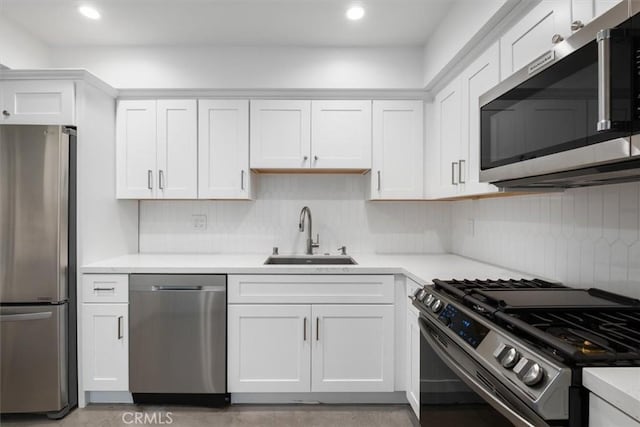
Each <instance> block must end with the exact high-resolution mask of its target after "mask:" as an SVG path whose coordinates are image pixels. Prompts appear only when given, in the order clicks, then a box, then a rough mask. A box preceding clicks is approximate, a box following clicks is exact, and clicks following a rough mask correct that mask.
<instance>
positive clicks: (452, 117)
mask: <svg viewBox="0 0 640 427" xmlns="http://www.w3.org/2000/svg"><path fill="white" fill-rule="evenodd" d="M460 83H461V82H460V77H456V78H455V79H454V80H453V81H452V82H451V83H449V84H448V85H447V86H446V87H445V88H443V89H442V90H441V91H440V92H438V93H437V94H436V96H435V100H434V109H435V138H436V147H437V148H438V149H439V153H438V155H439V157H438V165H439V167H440V171H439V174H438V176H437V178H436V179H437V180H438V181H437V185H434V188H435V192H436V196H437V197H450V196H456V195H458V191H459V190H458V183H459V180H460V177H461V171H460V168H459V166H460V153H461V152H462V148H461V143H462V129H461V126H462V88H461V84H460ZM433 154H435V153H433ZM432 184H433V183H432Z"/></svg>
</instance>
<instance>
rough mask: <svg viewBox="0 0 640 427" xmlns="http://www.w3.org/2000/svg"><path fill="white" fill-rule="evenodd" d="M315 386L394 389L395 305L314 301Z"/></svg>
mask: <svg viewBox="0 0 640 427" xmlns="http://www.w3.org/2000/svg"><path fill="white" fill-rule="evenodd" d="M312 314H313V324H312V327H313V341H312V345H313V358H312V368H311V377H312V379H311V391H314V392H338V391H348V392H367V391H378V392H384V391H393V390H394V361H393V357H394V340H393V305H313V306H312Z"/></svg>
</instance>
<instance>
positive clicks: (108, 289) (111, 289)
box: [93, 288, 116, 292]
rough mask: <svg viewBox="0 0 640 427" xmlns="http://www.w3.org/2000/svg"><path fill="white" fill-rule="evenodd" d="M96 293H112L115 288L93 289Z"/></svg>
mask: <svg viewBox="0 0 640 427" xmlns="http://www.w3.org/2000/svg"><path fill="white" fill-rule="evenodd" d="M93 290H94V291H96V292H113V291H115V290H116V288H93Z"/></svg>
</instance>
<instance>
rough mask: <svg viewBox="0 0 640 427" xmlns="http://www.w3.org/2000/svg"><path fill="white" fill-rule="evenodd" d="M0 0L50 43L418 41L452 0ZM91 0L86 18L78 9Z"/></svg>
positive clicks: (388, 43) (383, 43)
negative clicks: (351, 10)
mask: <svg viewBox="0 0 640 427" xmlns="http://www.w3.org/2000/svg"><path fill="white" fill-rule="evenodd" d="M356 2H358V3H360V4H362V5H364V7H365V10H366V15H365V17H364V18H363V19H362V20H361V21H356V22H352V21H348V20H347V19H346V18H345V11H346V9H347V7H348V6H349V5H351V4H353V1H351V0H86V1H80V0H0V13H2V14H3V15H4V16H6V17H7V18H9V19H11V20H12V21H14V22H16V23H18V24H19V25H21V26H22V27H24V28H25V29H26V30H27V31H29V32H30V33H32V34H33V35H35V36H36V37H38V38H39V39H41V40H43V41H44V42H45V43H46V44H48V45H50V46H58V47H60V46H91V45H192V46H193V45H205V44H206V45H210V44H214V45H296V46H416V45H422V44H424V43H425V41H426V39H427V37H428V36H429V35H430V34H431V32H432V31H433V30H434V29H435V27H436V26H437V24H438V23H439V21H440V20H441V19H442V17H443V16H444V15H445V14H446V12H447V11H448V9H449V8H450V7H451V5H452V4H453V3H454V1H453V0H361V1H358V0H356ZM80 4H91V5H93V6H95V7H96V8H97V9H98V10H99V11H100V12H101V13H102V19H101V20H100V21H90V20H88V19H87V18H85V17H83V16H81V15H80V14H79V13H78V12H77V7H78V5H80Z"/></svg>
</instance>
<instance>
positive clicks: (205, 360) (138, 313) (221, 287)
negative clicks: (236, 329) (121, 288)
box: [129, 274, 229, 406]
mask: <svg viewBox="0 0 640 427" xmlns="http://www.w3.org/2000/svg"><path fill="white" fill-rule="evenodd" d="M129 285H130V290H129V292H130V295H129V301H130V307H129V311H130V313H129V315H130V323H129V327H130V340H129V360H130V362H129V387H130V390H131V393H132V394H133V399H134V402H136V403H178V404H196V405H211V406H219V405H224V404H227V403H229V394H228V393H227V359H226V358H227V349H226V343H227V341H226V336H227V276H225V275H202V274H190V275H175V274H132V275H131V276H130V281H129Z"/></svg>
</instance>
